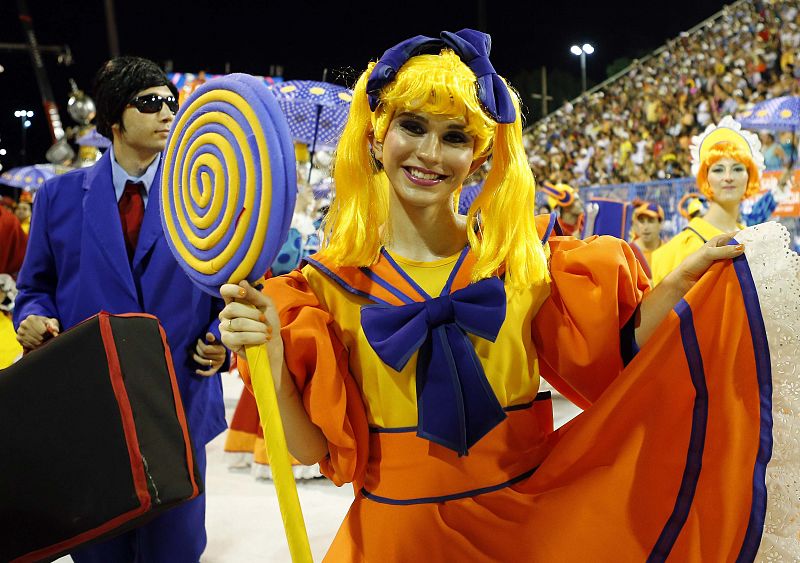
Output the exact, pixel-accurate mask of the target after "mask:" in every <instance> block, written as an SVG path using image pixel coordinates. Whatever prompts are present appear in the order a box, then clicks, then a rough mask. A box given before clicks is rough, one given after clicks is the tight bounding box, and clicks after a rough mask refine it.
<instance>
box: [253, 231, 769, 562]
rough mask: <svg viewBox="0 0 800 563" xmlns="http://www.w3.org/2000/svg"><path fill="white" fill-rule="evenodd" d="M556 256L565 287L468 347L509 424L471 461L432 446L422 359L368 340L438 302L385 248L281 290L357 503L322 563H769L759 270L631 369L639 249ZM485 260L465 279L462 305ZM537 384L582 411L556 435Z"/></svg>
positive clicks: (312, 401) (739, 278)
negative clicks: (400, 358) (390, 318)
mask: <svg viewBox="0 0 800 563" xmlns="http://www.w3.org/2000/svg"><path fill="white" fill-rule="evenodd" d="M547 244H548V253H549V260H550V270H551V276H552V282H551V283H549V284H548V285H547V286H546V287H543V288H538V289H535V288H532V289H531V290H530V291H529V292H514V291H511V290H507V291H506V314H505V320H504V323H503V326H502V328H501V329H500V331H499V333H498V334H497V335H496V336H495V340H494V341H493V342H492V341H490V340H487V339H485V338H482V337H480V336H476V335H474V334H466V335H465V336H466V337H467V338H468V339H469V340H470V342H471V343H472V344H473V346H474V349H475V357H477V358H478V359H479V361H480V363H481V364H482V367H483V373H484V374H485V377H486V380H487V382H488V384H489V385H490V386H491V389H492V391H493V392H494V395H495V397H496V398H497V401H498V403H499V405H500V406H501V407H502V410H503V412H504V414H505V417H504V418H503V420H502V421H501V422H499V423H497V424H496V425H495V426H494V427H493V428H491V429H490V430H489V431H488V432H487V433H486V434H485V435H484V436H483V437H481V438H480V439H478V440H477V441H476V442H474V443H472V444H471V445H470V447H469V450H468V453H467V455H460V454H459V452H457V451H454V450H453V449H452V448H449V447H446V446H444V445H442V444H441V443H437V442H436V441H435V440H433V439H427V438H425V437H423V435H424V433H423V432H422V430H421V429H422V423H421V421H418V420H416V411H415V410H414V408H415V407H416V406H417V405H419V404H422V403H420V402H418V399H419V397H417V396H416V395H417V392H418V391H419V389H420V388H419V387H417V386H416V385H415V384H414V377H415V371H414V369H415V363H416V360H417V359H418V358H417V354H418V353H415V354H412V355H411V356H410V360H409V361H408V363H407V364H406V365H404V366H402V369H399V370H396V369H394V368H392V367H389V366H388V365H385V364H384V363H383V362H382V361H381V359H380V358H379V357H378V356H377V354H376V352H375V348H377V345H376V344H375V342H374V341H369V340H368V339H367V338H366V337H365V331H364V327H362V326H361V323H360V321H359V319H360V318H361V315H362V309H366V308H368V307H369V306H371V305H373V304H374V303H382V304H383V305H384V306H386V307H391V306H396V307H401V306H405V305H408V304H409V299H410V301H411V302H413V303H420V302H423V301H426V299H425V297H424V296H422V295H420V294H419V292H418V291H417V288H416V287H415V284H414V283H413V282H414V280H413V279H411V280H409V278H408V276H407V275H404V274H403V272H400V271H398V268H397V265H396V264H395V263H393V261H391V260H389V258H388V257H387V255H385V254H384V255H383V256H382V258H381V259H380V260H379V261H378V263H376V264H375V265H374V266H373V267H371V268H369V269H358V268H346V267H341V268H336V267H334V266H333V265H331V264H330V263H326V262H324V261H321V260H314V259H313V258H312V259H310V260H309V264H308V265H307V266H306V267H305V268H304V269H303V270H302V271H301V272H293V273H291V274H289V275H287V276H280V277H278V278H275V279H272V280H269V281H268V282H267V286H266V287H265V292H266V293H268V294H269V295H270V296H271V297H272V298H273V299H274V301H275V303H276V306H277V307H278V309H279V311H280V316H281V322H282V329H281V335H282V337H283V339H284V344H285V354H286V362H287V366H288V368H289V371H290V372H291V373H292V375H293V377H294V379H295V382H296V385H297V386H298V389H299V390H300V392H301V393H302V395H303V401H304V405H305V407H306V410H307V411H308V413H309V415H310V417H311V420H312V421H313V422H314V423H315V424H316V425H318V426H319V427H320V428H321V429H322V431H323V432H324V434H325V436H326V438H327V440H328V445H329V455H328V456H327V457H326V458H325V459H323V460H322V461H321V462H320V466H321V469H322V471H323V473H324V474H325V475H327V476H328V477H329V478H330V479H331V480H332V481H333V482H334V483H336V484H337V485H341V484H344V483H352V484H353V486H354V489H355V493H356V495H355V500H354V502H353V505H352V507H351V509H350V511H349V513H348V514H347V517H346V518H345V521H344V522H343V524H342V526H341V528H340V530H339V532H338V534H337V536H336V538H335V539H334V541H333V544H332V545H331V547H330V550H329V552H328V554H327V556H326V558H325V561H331V562H351V561H367V562H374V561H378V562H381V563H391V562H398V563H400V562H408V561H426V562H439V561H441V562H445V561H446V562H450V561H470V562H473V561H486V562H489V561H491V562H497V561H503V562H504V561H509V562H510V561H560V562H572V561H574V562H585V561H645V560H647V561H665V560H669V561H680V562H686V561H697V562H700V561H703V562H707V561H733V560H741V561H751V560H753V558H754V557H755V556H756V553H757V550H758V549H759V545H760V543H761V539H762V534H763V529H764V520H765V513H766V511H767V494H766V485H765V477H764V473H765V470H766V466H767V463H768V461H769V458H770V452H771V448H772V434H771V423H772V421H771V415H772V413H771V410H770V408H771V394H770V393H771V387H770V385H771V381H770V377H771V375H770V355H769V349H768V346H767V340H766V334H765V331H764V323H763V321H762V320H761V313H760V310H759V306H758V296H757V294H756V290H755V286H754V283H753V279H752V277H751V276H750V273H749V269H748V266H747V261H746V260H745V258H744V257H742V258H740V259H737V261H736V265H735V267H734V266H732V265H731V263H730V262H727V263H718V264H715V265H714V266H713V267H712V268H711V269H710V270H709V272H708V273H707V274H706V276H704V278H703V279H702V280H701V281H700V282H698V283H697V284H696V286H695V287H694V288H693V289H692V290H691V291H690V292H689V293H688V294H687V295H686V296H685V299H684V300H682V301H681V302H680V303H679V304H678V305H677V306H676V307H675V310H674V311H673V312H671V313H670V315H669V317H668V318H667V319H666V320H665V321H664V323H663V324H662V326H661V327H660V328H659V329H658V330H657V332H656V333H655V334H654V335H653V336H652V337H651V339H650V340H649V341H648V342H647V344H646V346H645V347H644V348H643V349H642V350H641V351H639V352H638V354H636V355H635V357H633V359H632V361H630V363H628V364H627V366H626V359H625V358H626V357H629V356H630V355H632V352H633V351H634V350H633V349H632V348H635V345H634V346H633V347H632V346H631V342H630V340H631V337H632V328H633V322H634V319H635V314H636V310H637V307H638V305H639V303H640V302H641V300H642V297H643V295H644V294H645V292H646V291H648V289H649V284H648V280H647V278H646V276H645V275H644V273H643V272H642V270H641V268H640V266H639V265H638V262H637V261H636V259H635V257H634V255H633V253H632V252H631V250H630V248H629V247H628V246H627V244H626V243H624V242H622V241H620V240H618V239H613V238H611V237H599V238H597V237H594V238H591V239H588V240H586V241H580V240H575V239H571V238H560V237H556V238H553V239H551V240H550V241H548V243H547ZM472 260H473V258H472V255H471V253H470V254H467V255H466V259H465V260H464V261H463V263H460V264H457V265H456V267H455V270H454V271H455V273H454V275H453V277H452V287H451V291H452V296H453V299H455V296H456V293H457V292H458V290H460V289H465V288H468V286H470V283H469V272H470V269H471V264H472ZM413 303H412V306H414V305H413ZM520 304H521V305H520ZM365 306H366V307H365ZM425 307H426V308H427V307H428V305H425ZM428 314H429V315H435V314H438V313H430V310H429V313H428ZM458 322H459V321H456V324H458ZM720 326H723V327H724V330H720ZM398 330H405V329H404V328H401V329H398ZM512 352H513V353H512ZM240 369H241V370H242V372H243V375H244V376H245V377H249V370H248V368H247V366H246V365H243V366H240ZM539 373H541V375H542V376H543V377H545V378H546V379H547V380H548V381H549V382H550V383H551V384H552V385H553V386H554V387H555V388H556V389H557V390H559V391H560V392H561V393H562V394H564V395H565V396H566V397H568V398H569V399H571V400H572V401H573V402H575V403H576V404H578V405H579V406H581V407H583V408H585V409H586V410H585V411H584V412H583V413H582V414H580V415H578V417H577V418H575V419H574V420H572V421H571V422H569V423H568V424H567V425H565V426H563V427H561V428H559V429H558V430H556V431H553V428H552V413H551V411H550V404H549V400H548V397H547V395H546V394H540V393H538V383H539ZM429 416H430V413H429V414H426V418H427V417H429ZM462 453H463V452H462Z"/></svg>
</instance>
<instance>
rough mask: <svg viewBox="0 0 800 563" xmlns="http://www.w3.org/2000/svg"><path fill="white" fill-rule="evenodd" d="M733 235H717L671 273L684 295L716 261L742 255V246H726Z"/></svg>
mask: <svg viewBox="0 0 800 563" xmlns="http://www.w3.org/2000/svg"><path fill="white" fill-rule="evenodd" d="M735 235H736V233H726V234H723V235H717V236H715V237H714V238H712V239H711V240H709V241H708V242H707V243H705V244H704V245H703V246H701V247H700V249H699V250H697V251H696V252H693V253H692V254H690V255H689V256H687V257H686V259H685V260H684V261H683V262H681V264H680V265H679V266H678V268H677V269H676V270H675V271H674V272H673V275H674V279H673V280H672V281H673V282H674V283H675V284H676V285H677V286H678V287H680V288H682V289H683V290H684V293H685V292H686V291H689V289H691V288H692V286H693V285H694V284H695V283H697V281H698V280H699V279H700V278H701V277H703V274H705V273H706V270H708V269H709V268H710V267H711V264H713V263H714V262H716V261H717V260H728V259H731V258H736V257H737V256H740V255H741V254H743V253H744V245H743V244H736V245H730V244H728V243H729V242H730V240H731V239H732V238H733V237H734V236H735Z"/></svg>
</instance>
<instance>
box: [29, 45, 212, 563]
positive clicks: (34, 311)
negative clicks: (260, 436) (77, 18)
mask: <svg viewBox="0 0 800 563" xmlns="http://www.w3.org/2000/svg"><path fill="white" fill-rule="evenodd" d="M95 101H96V104H97V120H96V122H97V129H98V131H99V132H100V133H102V134H103V135H105V136H106V137H108V138H110V139H112V147H111V148H110V149H109V150H108V151H107V152H106V154H105V155H103V157H102V158H101V159H100V160H99V161H98V162H97V164H95V165H94V166H92V167H91V168H85V169H81V170H76V171H73V172H70V173H68V174H65V175H63V176H59V177H57V178H53V179H52V180H50V181H48V182H47V183H45V185H44V186H43V187H42V188H41V189H40V190H39V192H38V193H37V196H36V206H35V210H34V214H33V219H32V223H31V230H30V241H29V244H28V253H27V255H26V257H25V261H24V263H23V266H22V270H21V271H20V275H19V281H18V289H19V295H18V296H17V301H16V308H15V311H14V323H15V325H16V326H17V327H18V328H17V339H18V340H19V342H20V343H21V344H22V345H23V347H24V348H26V349H27V350H32V349H34V348H36V347H37V346H39V345H41V344H42V342H44V341H45V340H46V339H47V338H50V337H52V336H57V335H58V333H59V332H60V331H61V330H66V329H68V328H70V327H71V326H74V325H75V324H77V323H79V322H81V321H82V320H84V319H86V318H87V317H90V316H92V315H94V314H95V313H98V312H99V311H101V310H105V311H108V312H111V313H129V312H142V313H149V314H152V315H154V316H156V317H158V319H159V320H160V321H161V324H162V325H163V327H164V330H165V332H166V335H167V341H168V342H169V346H170V349H171V352H172V359H173V361H174V364H175V373H176V376H177V379H178V385H179V388H180V393H181V398H182V399H183V404H184V408H185V410H186V414H187V417H188V421H189V427H190V430H191V434H192V439H193V442H194V445H195V448H196V450H197V461H198V465H199V466H200V470H201V472H202V473H203V474H204V475H205V466H206V456H205V445H206V444H207V443H208V442H209V441H210V440H211V439H212V438H213V437H214V436H216V435H217V434H219V433H220V432H222V431H223V430H224V429H225V427H226V425H225V411H224V406H223V401H222V383H221V380H220V376H219V374H218V373H217V372H218V370H219V369H220V368H222V367H223V366H224V364H225V363H226V361H227V353H226V350H225V348H224V347H223V346H222V345H221V341H220V338H219V321H218V319H217V315H218V313H219V311H220V310H221V309H222V307H223V302H222V301H221V300H220V299H216V298H212V297H210V296H209V295H207V294H205V293H203V292H202V291H200V290H199V289H197V288H196V287H195V286H194V285H193V284H192V283H191V281H190V280H189V278H188V277H187V276H186V274H185V273H184V272H183V270H181V268H180V267H179V266H178V264H177V262H176V261H175V258H173V256H172V254H171V252H170V249H169V247H168V246H167V242H166V240H165V237H164V232H163V231H162V227H161V218H160V196H159V191H160V189H159V178H160V170H159V167H160V164H161V159H162V157H161V153H162V151H163V150H164V148H165V146H166V141H167V136H168V134H169V129H170V126H171V124H172V122H173V120H174V117H175V113H176V112H177V111H178V104H177V90H176V88H175V86H174V85H173V84H172V83H171V82H170V81H169V80H168V79H167V77H166V75H165V74H164V73H163V71H162V70H161V69H160V68H158V66H157V65H156V64H155V63H153V62H152V61H148V60H145V59H140V58H136V57H120V58H116V59H113V60H111V61H109V62H108V63H106V64H105V65H104V66H103V67H102V68H101V69H100V70H99V71H98V74H97V77H96V79H95ZM100 478H101V477H100ZM205 545H206V533H205V496H204V495H201V496H200V497H198V498H196V499H194V500H192V501H190V502H188V503H185V504H183V505H181V506H179V507H177V508H175V509H172V510H170V511H168V512H165V513H164V514H162V515H160V516H159V517H158V518H156V519H155V520H153V521H151V522H150V523H148V524H147V525H145V526H143V527H141V528H138V529H136V530H133V531H131V532H127V533H125V534H123V535H121V536H117V537H116V538H113V539H112V540H109V541H106V542H102V543H100V544H97V545H94V546H91V547H88V548H84V549H81V550H78V551H76V552H74V553H73V554H72V558H73V560H75V561H76V563H84V562H103V563H116V562H133V561H146V562H148V563H149V562H164V563H180V562H187V563H188V562H191V563H197V561H198V560H199V559H200V555H201V554H202V552H203V550H204V549H205Z"/></svg>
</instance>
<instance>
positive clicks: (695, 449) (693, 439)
mask: <svg viewBox="0 0 800 563" xmlns="http://www.w3.org/2000/svg"><path fill="white" fill-rule="evenodd" d="M675 312H676V313H677V314H678V317H679V318H680V330H681V340H682V341H683V351H684V353H685V354H686V361H687V363H688V364H689V373H690V374H691V378H692V385H693V386H694V389H695V399H694V407H693V409H692V430H691V433H690V435H689V450H688V452H687V455H686V465H685V466H684V470H683V478H682V480H681V486H680V489H679V491H678V496H677V498H676V499H675V506H674V508H673V510H672V514H671V515H670V517H669V519H668V520H667V523H666V524H665V525H664V528H663V529H662V531H661V535H660V536H659V538H658V541H657V542H656V544H655V546H653V550H652V551H651V552H650V556H649V557H648V558H647V561H648V563H655V562H656V561H665V560H666V559H667V557H668V556H669V554H670V552H671V551H672V547H673V546H674V545H675V542H676V541H677V539H678V535H679V534H680V532H681V530H682V529H683V526H684V524H686V519H687V518H688V516H689V510H690V509H691V507H692V502H693V501H694V493H695V491H696V489H697V481H698V479H699V478H700V471H701V469H702V462H703V448H704V443H705V439H706V425H707V423H708V389H707V387H706V381H705V371H704V369H703V358H702V356H701V354H700V345H699V344H698V342H697V334H696V333H695V329H694V320H693V317H692V310H691V308H690V307H689V304H688V303H687V302H686V300H684V299H681V301H680V302H679V303H678V304H677V305H676V306H675Z"/></svg>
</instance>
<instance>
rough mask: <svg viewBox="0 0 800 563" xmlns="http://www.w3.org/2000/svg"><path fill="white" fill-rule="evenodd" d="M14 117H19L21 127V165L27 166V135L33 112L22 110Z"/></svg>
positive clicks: (16, 112) (15, 113)
mask: <svg viewBox="0 0 800 563" xmlns="http://www.w3.org/2000/svg"><path fill="white" fill-rule="evenodd" d="M14 117H19V126H20V133H21V135H22V146H21V147H20V149H19V156H20V160H21V162H20V164H21V165H23V166H24V165H25V164H27V162H25V158H26V154H25V153H26V152H27V148H28V147H27V144H28V142H27V133H28V127H30V126H31V119H30V118H32V117H33V112H32V111H31V110H29V109H20V110H17V111H15V112H14Z"/></svg>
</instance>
